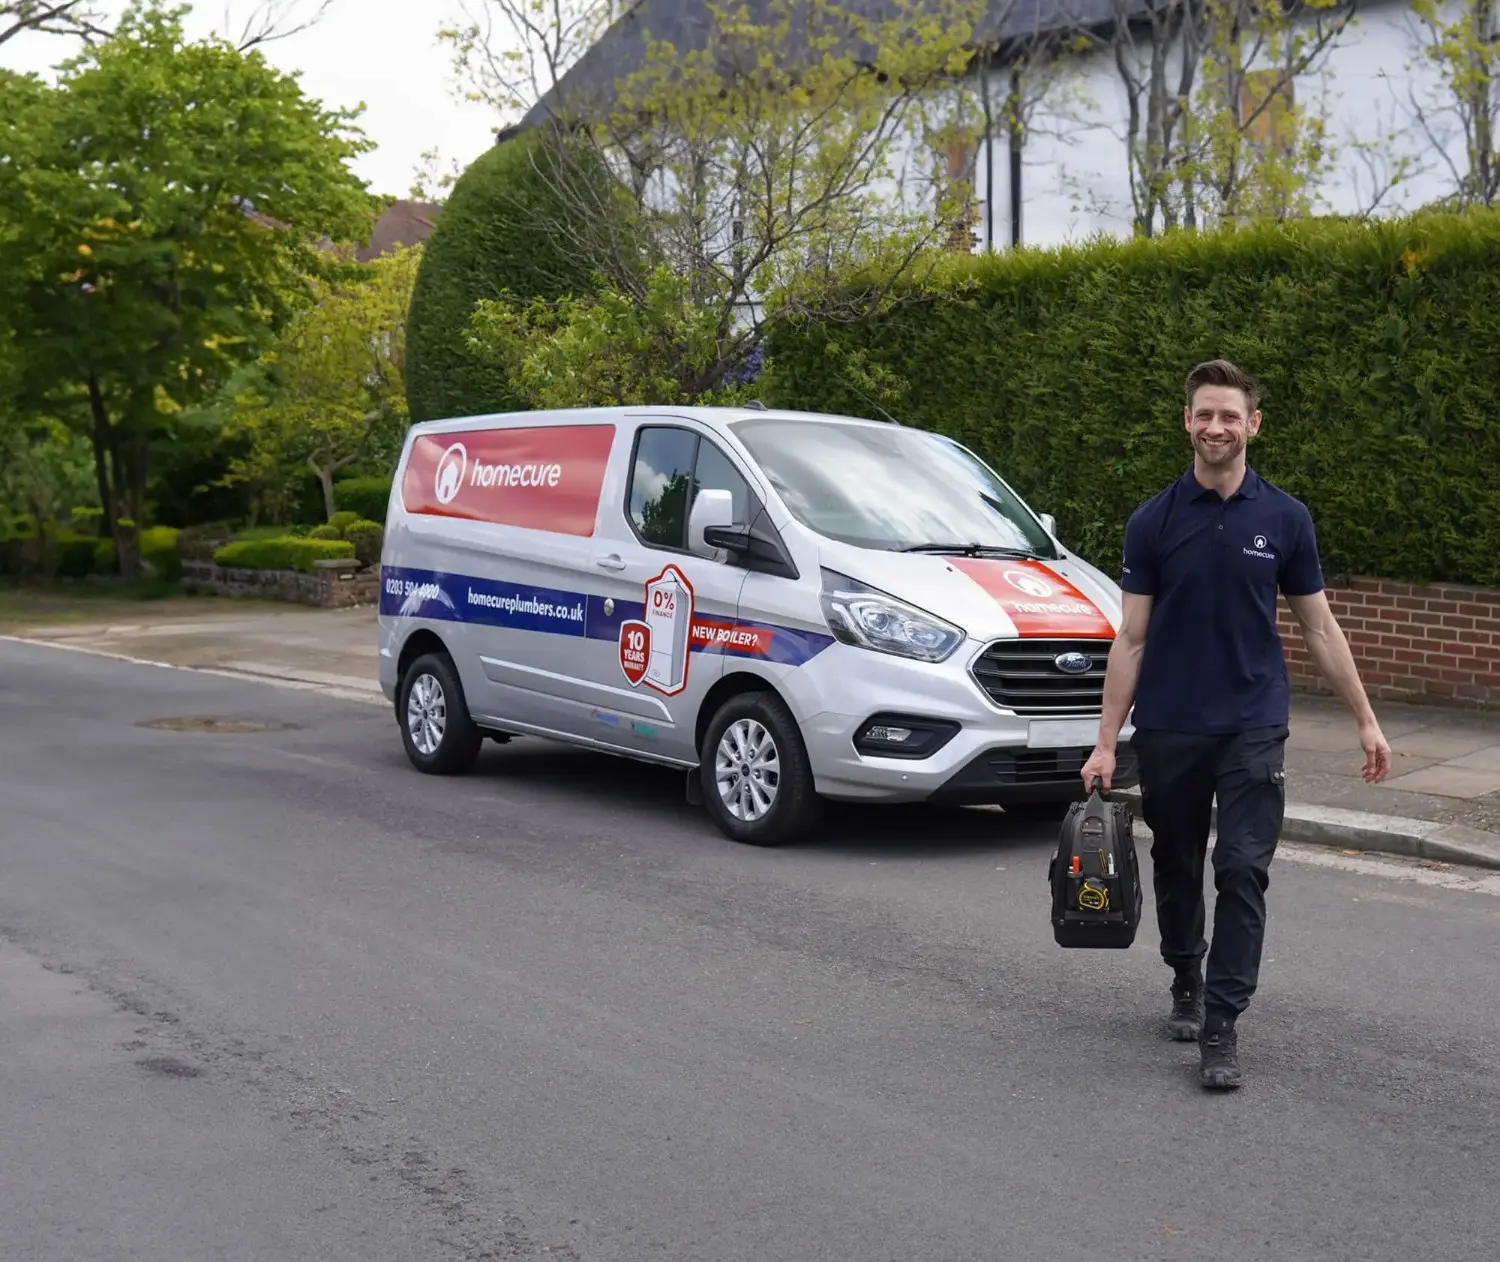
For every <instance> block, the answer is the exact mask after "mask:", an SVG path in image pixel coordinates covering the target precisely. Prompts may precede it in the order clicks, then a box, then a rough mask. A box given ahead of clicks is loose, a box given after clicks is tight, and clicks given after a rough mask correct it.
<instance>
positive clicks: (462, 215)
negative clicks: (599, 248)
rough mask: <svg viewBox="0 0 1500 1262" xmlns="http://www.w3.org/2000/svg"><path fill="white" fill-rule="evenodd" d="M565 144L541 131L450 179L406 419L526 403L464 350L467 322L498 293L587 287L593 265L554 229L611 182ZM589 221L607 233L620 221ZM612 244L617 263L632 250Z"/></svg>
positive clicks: (416, 308) (421, 313)
mask: <svg viewBox="0 0 1500 1262" xmlns="http://www.w3.org/2000/svg"><path fill="white" fill-rule="evenodd" d="M566 144H567V142H566V141H565V140H564V139H563V138H562V137H560V136H558V135H556V134H554V133H552V132H549V131H534V132H528V133H526V134H524V135H521V136H517V137H515V138H513V139H510V140H506V141H503V142H501V143H500V144H497V145H496V146H495V147H494V148H493V149H490V150H489V151H488V152H487V153H484V154H481V155H480V156H479V157H478V158H476V159H475V160H474V162H473V163H471V164H470V166H469V167H468V169H467V170H466V171H464V173H463V174H462V175H461V176H460V177H459V178H458V180H457V181H456V182H455V183H454V185H453V188H452V191H451V192H450V194H449V196H448V198H447V201H446V202H445V203H444V205H443V209H442V213H441V214H440V215H439V216H438V220H437V223H436V225H435V226H434V227H433V230H432V234H431V235H430V236H429V237H428V238H427V243H426V248H425V250H424V252H423V258H422V267H421V270H420V271H419V272H418V274H417V282H416V286H415V288H414V290H413V292H412V308H411V320H410V334H409V339H408V356H407V381H406V388H407V401H408V404H409V406H410V409H411V415H412V418H413V419H414V420H418V421H428V420H434V419H437V418H439V417H445V416H467V415H475V414H479V413H485V412H503V411H508V410H511V409H515V408H520V407H524V406H525V399H524V396H523V394H522V393H521V392H520V391H519V390H518V389H517V388H516V386H515V385H514V384H513V383H512V382H511V380H510V379H509V377H507V375H506V373H505V370H504V369H503V367H501V366H499V365H498V363H497V362H496V361H495V359H494V358H493V357H489V358H485V357H479V356H476V355H475V354H474V353H473V352H472V351H471V350H470V348H469V343H468V341H467V340H466V334H467V331H468V323H469V318H470V316H471V315H472V314H473V312H474V310H475V305H476V303H478V302H479V301H480V300H482V299H486V298H499V297H500V296H501V295H502V294H505V293H510V294H514V295H516V296H517V297H519V298H522V299H528V300H529V299H531V298H534V297H542V298H549V299H554V298H560V297H564V296H566V295H572V294H583V293H588V292H591V291H592V290H593V289H594V288H595V283H594V278H593V274H592V266H591V263H590V262H589V260H588V259H587V258H583V257H580V255H579V253H578V251H576V250H575V249H573V248H571V244H570V241H569V239H568V237H567V236H566V235H564V234H563V232H562V231H560V229H559V225H560V224H561V223H562V222H563V221H564V220H566V219H567V218H568V217H569V216H570V215H571V214H572V213H574V209H575V208H576V206H577V204H578V203H579V201H580V200H584V199H585V194H584V192H583V190H590V191H589V192H588V193H587V195H586V196H587V200H588V201H589V202H591V203H592V204H594V205H598V204H599V199H600V198H603V197H607V196H608V194H609V192H610V191H611V188H612V185H611V184H610V183H609V180H608V172H607V171H604V170H602V169H601V168H600V166H599V165H598V164H597V163H591V162H589V160H588V155H587V154H583V153H577V154H572V155H571V156H569V157H567V158H563V157H562V156H561V154H562V152H563V150H564V148H565V146H566ZM563 189H566V190H567V198H566V200H565V199H564V198H563V196H562V190H563ZM616 213H617V214H618V213H620V212H616ZM591 222H592V223H595V224H597V225H599V227H600V230H601V231H608V230H609V229H610V227H611V225H615V226H618V224H619V223H620V222H621V219H620V218H611V217H609V216H605V215H600V216H596V217H595V218H594V219H593V220H591ZM614 248H615V249H616V251H617V256H618V257H619V258H622V259H629V258H631V257H635V256H638V254H639V249H638V247H637V246H635V245H634V244H633V243H632V242H630V241H628V240H626V239H624V238H623V235H617V236H616V237H615V238H614Z"/></svg>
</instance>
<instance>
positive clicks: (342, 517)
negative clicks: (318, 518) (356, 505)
mask: <svg viewBox="0 0 1500 1262" xmlns="http://www.w3.org/2000/svg"><path fill="white" fill-rule="evenodd" d="M358 520H359V514H358V513H356V512H353V511H352V510H350V509H347V508H345V509H340V510H339V511H338V512H336V513H334V515H333V516H332V517H330V518H329V519H328V524H329V525H330V526H332V527H333V528H334V529H335V530H337V531H338V532H339V534H340V535H342V534H343V533H344V528H345V527H346V526H352V525H354V523H355V522H357V521H358Z"/></svg>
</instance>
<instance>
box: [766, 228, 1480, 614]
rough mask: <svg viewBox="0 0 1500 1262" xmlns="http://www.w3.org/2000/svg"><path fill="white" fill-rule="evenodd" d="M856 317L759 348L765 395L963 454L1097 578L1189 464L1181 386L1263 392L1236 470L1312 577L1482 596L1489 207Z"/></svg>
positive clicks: (961, 273) (1310, 231) (1294, 233)
mask: <svg viewBox="0 0 1500 1262" xmlns="http://www.w3.org/2000/svg"><path fill="white" fill-rule="evenodd" d="M905 297H907V298H909V299H911V300H910V301H904V302H898V303H896V304H895V305H894V306H892V307H891V308H889V309H888V311H887V313H886V314H885V315H884V316H882V317H880V318H877V319H870V320H866V321H864V322H861V323H851V324H841V325H828V326H824V327H818V326H816V325H813V324H810V323H796V324H794V323H790V322H787V323H782V324H779V325H777V326H776V327H775V328H774V329H773V331H772V335H771V339H770V345H769V351H770V355H769V358H770V361H771V364H772V373H771V377H772V381H771V388H770V390H769V391H768V398H767V401H768V402H770V401H773V400H774V401H775V402H776V403H777V404H779V405H784V406H796V407H799V408H809V409H814V410H822V411H832V412H844V413H853V414H857V415H865V416H870V415H877V413H876V412H875V410H874V408H873V407H872V406H871V405H870V404H869V403H868V402H866V401H864V400H863V399H862V398H861V394H860V392H861V391H863V392H864V393H865V394H868V393H870V382H871V373H872V372H873V373H874V374H875V375H877V376H878V375H879V374H881V373H884V374H893V375H894V377H895V378H896V379H898V381H901V382H904V387H902V386H900V385H898V386H897V388H896V389H895V391H894V393H893V394H892V395H890V396H889V397H887V398H886V399H884V400H882V402H883V403H884V406H885V407H887V408H889V410H890V411H891V412H893V413H895V414H896V415H897V416H898V417H899V419H900V420H901V421H903V422H904V423H908V424H914V425H919V426H922V427H924V428H927V429H932V430H937V431H941V432H942V433H945V434H948V435H951V436H952V437H954V438H956V439H958V440H959V441H961V442H964V443H965V444H967V445H969V446H970V447H972V448H973V449H974V450H975V451H977V452H978V453H979V454H980V455H982V456H983V457H985V458H986V459H987V460H988V461H989V462H990V463H991V464H993V465H994V467H995V468H996V469H997V471H998V472H999V473H1000V474H1001V476H1003V477H1005V478H1006V479H1007V480H1008V481H1010V482H1011V483H1012V484H1013V485H1014V486H1015V487H1016V489H1017V490H1018V491H1019V492H1020V493H1021V494H1022V495H1024V496H1025V497H1026V499H1027V500H1028V501H1029V502H1030V503H1031V504H1032V506H1033V507H1034V508H1036V509H1037V510H1038V511H1040V512H1050V513H1053V514H1055V515H1056V517H1057V519H1058V524H1059V528H1060V533H1061V535H1062V537H1063V538H1064V539H1065V540H1066V541H1067V542H1068V543H1069V545H1070V546H1071V547H1073V548H1075V549H1076V550H1078V551H1079V552H1081V553H1082V554H1083V555H1085V556H1086V557H1088V558H1089V559H1090V560H1091V561H1093V562H1094V563H1096V564H1098V565H1100V566H1101V567H1102V568H1103V569H1104V570H1105V572H1106V573H1110V574H1115V573H1118V570H1119V557H1120V545H1121V540H1122V537H1123V533H1124V527H1125V521H1126V518H1127V517H1128V516H1129V514H1130V513H1131V511H1132V510H1133V509H1134V508H1135V507H1136V506H1137V505H1138V504H1139V503H1140V502H1141V501H1142V500H1144V499H1146V498H1147V497H1148V496H1150V495H1152V494H1154V493H1155V492H1156V491H1158V490H1160V489H1161V488H1162V487H1163V486H1165V485H1166V484H1167V483H1169V482H1170V481H1171V480H1172V479H1174V478H1175V477H1177V476H1179V475H1180V474H1181V473H1182V472H1183V470H1184V469H1186V468H1187V467H1188V465H1189V464H1190V463H1191V460H1192V452H1191V448H1190V446H1189V445H1188V441H1187V437H1186V435H1185V433H1184V432H1183V425H1182V408H1183V379H1184V378H1185V377H1186V375H1187V373H1188V370H1189V369H1190V368H1192V366H1193V365H1194V364H1196V363H1198V362H1200V361H1202V360H1205V359H1211V358H1215V357H1219V356H1222V357H1224V358H1227V359H1231V360H1233V361H1234V362H1236V363H1238V364H1239V365H1241V366H1242V367H1243V368H1245V369H1247V370H1248V371H1249V372H1251V373H1252V374H1253V375H1254V376H1256V377H1257V378H1258V380H1259V381H1260V383H1261V387H1262V398H1261V406H1262V409H1263V411H1264V416H1265V420H1264V428H1263V429H1262V431H1261V434H1260V436H1259V437H1258V438H1257V439H1255V440H1254V441H1253V442H1252V443H1251V447H1250V459H1251V462H1252V463H1253V464H1254V466H1255V467H1256V468H1257V469H1259V470H1260V472H1261V473H1263V474H1264V475H1265V476H1267V477H1268V478H1270V479H1271V480H1272V481H1274V482H1276V483H1278V484H1279V485H1281V486H1282V487H1284V488H1285V489H1286V490H1288V491H1290V492H1291V493H1292V494H1294V495H1296V496H1298V497H1299V498H1301V499H1303V500H1304V501H1305V502H1306V503H1307V504H1308V506H1309V508H1310V509H1311V510H1312V513H1313V516H1314V519H1315V521H1316V522H1317V525H1318V530H1319V543H1320V547H1321V551H1322V555H1323V560H1324V565H1325V568H1326V569H1327V571H1328V573H1329V575H1330V577H1339V576H1344V575H1351V574H1361V575H1367V576H1373V577H1387V578H1392V579H1404V580H1408V581H1417V582H1421V581H1436V580H1452V581H1466V582H1472V583H1479V584H1488V585H1497V584H1500V479H1497V478H1496V477H1495V476H1494V472H1493V471H1494V470H1495V469H1496V468H1497V467H1500V413H1497V410H1496V401H1497V400H1500V356H1497V355H1496V354H1495V350H1494V348H1495V346H1496V345H1500V212H1497V211H1478V212H1473V213H1469V214H1463V215H1455V214H1429V215H1424V216H1421V217H1418V218H1413V219H1410V220H1405V221H1385V222H1376V223H1373V224H1367V225H1361V224H1357V223H1352V222H1344V221H1308V222H1302V223H1296V224H1292V225H1289V226H1285V227H1278V226H1274V225H1267V226H1263V227H1255V228H1250V229H1244V230H1241V231H1238V232H1225V233H1217V234H1205V235H1197V234H1192V233H1181V234H1176V235H1172V236H1168V237H1165V238H1161V239H1159V240H1150V241H1129V242H1123V243H1117V242H1104V243H1097V244H1093V245H1089V246H1087V247H1083V248H1078V249H1069V250H1060V251H1040V250H1024V251H1017V252H1013V253H1011V254H1008V255H997V256H988V257H982V258H976V259H970V258H967V257H965V258H961V259H958V260H955V261H954V262H952V263H951V264H950V265H948V266H947V267H946V270H945V271H943V272H942V273H941V274H940V276H939V278H938V283H937V286H936V291H935V293H933V294H931V295H905Z"/></svg>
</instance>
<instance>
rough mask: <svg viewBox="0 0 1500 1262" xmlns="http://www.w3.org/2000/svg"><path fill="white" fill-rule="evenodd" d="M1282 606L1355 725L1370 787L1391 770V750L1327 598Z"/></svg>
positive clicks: (1296, 599)
mask: <svg viewBox="0 0 1500 1262" xmlns="http://www.w3.org/2000/svg"><path fill="white" fill-rule="evenodd" d="M1286 603H1287V604H1288V605H1289V606H1290V607H1291V610H1292V615H1293V616H1294V617H1295V618H1296V619H1297V622H1298V624H1299V625H1300V626H1301V628H1302V640H1303V643H1305V644H1306V645H1307V652H1308V655H1309V656H1310V657H1311V658H1312V659H1313V665H1315V666H1316V667H1317V668H1318V671H1319V673H1320V674H1321V675H1322V676H1323V678H1324V679H1326V680H1327V681H1328V685H1329V687H1331V688H1332V689H1333V690H1334V692H1336V693H1338V695H1339V696H1340V697H1342V698H1343V701H1344V704H1345V705H1347V706H1348V707H1349V709H1350V711H1351V712H1352V713H1353V715H1354V721H1355V722H1356V723H1357V724H1358V725H1359V743H1360V746H1361V748H1363V749H1364V751H1365V766H1364V773H1363V774H1364V778H1365V779H1366V780H1367V781H1369V783H1371V784H1375V783H1378V782H1379V781H1381V780H1383V779H1385V777H1386V774H1387V773H1388V772H1389V771H1390V769H1391V749H1390V746H1389V745H1387V744H1386V741H1385V737H1384V736H1383V735H1382V734H1381V731H1380V721H1379V720H1378V719H1377V718H1376V717H1375V710H1374V708H1373V707H1372V706H1371V705H1370V699H1369V697H1368V696H1366V694H1365V686H1364V684H1363V683H1361V682H1360V678H1359V669H1358V667H1356V666H1355V664H1354V654H1353V653H1352V652H1350V649H1349V641H1348V639H1346V638H1345V636H1344V629H1343V627H1341V626H1339V622H1338V619H1337V618H1335V617H1334V616H1333V610H1332V609H1330V608H1329V607H1328V596H1327V594H1326V593H1324V592H1314V593H1313V594H1312V595H1311V596H1288V597H1287V598H1286Z"/></svg>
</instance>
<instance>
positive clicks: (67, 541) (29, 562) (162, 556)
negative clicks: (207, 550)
mask: <svg viewBox="0 0 1500 1262" xmlns="http://www.w3.org/2000/svg"><path fill="white" fill-rule="evenodd" d="M178 534H179V531H177V530H176V529H175V528H174V527H172V526H149V527H147V528H146V529H145V530H143V531H141V534H140V549H141V558H142V560H144V561H148V562H149V563H150V564H151V566H152V567H153V568H154V569H155V571H156V575H157V577H159V578H162V579H165V580H166V581H167V582H176V581H177V580H178V579H179V578H181V577H182V560H181V557H180V555H179V554H178V550H177V537H178ZM49 544H50V547H51V559H52V566H51V577H53V578H74V579H76V578H88V577H89V576H91V575H100V576H105V575H111V574H117V573H118V572H119V566H118V565H117V564H116V562H115V542H114V540H113V539H100V538H99V537H98V536H96V535H91V534H80V533H79V532H78V531H75V530H58V531H56V533H54V534H53V535H52V536H51V538H50V539H49ZM40 557H41V545H40V544H39V543H38V542H37V540H36V525H35V523H34V522H33V523H29V524H28V525H27V527H26V528H25V529H23V530H16V531H14V532H12V533H10V534H8V535H5V536H0V574H14V575H22V574H34V573H36V572H37V570H38V568H39V566H40Z"/></svg>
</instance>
